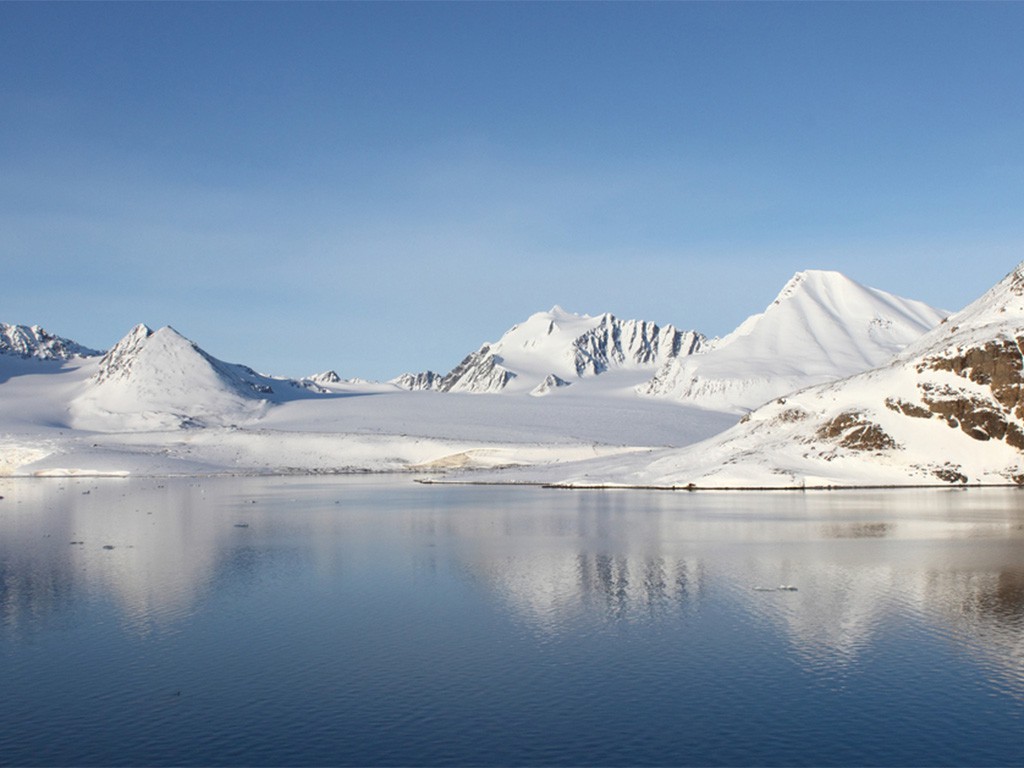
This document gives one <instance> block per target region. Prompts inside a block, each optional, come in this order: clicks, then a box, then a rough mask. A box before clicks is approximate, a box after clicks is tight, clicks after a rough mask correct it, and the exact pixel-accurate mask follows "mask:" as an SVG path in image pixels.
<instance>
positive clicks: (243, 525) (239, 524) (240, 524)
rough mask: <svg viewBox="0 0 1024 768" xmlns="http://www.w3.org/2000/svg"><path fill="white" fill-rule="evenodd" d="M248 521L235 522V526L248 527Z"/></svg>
mask: <svg viewBox="0 0 1024 768" xmlns="http://www.w3.org/2000/svg"><path fill="white" fill-rule="evenodd" d="M248 527H249V524H248V523H235V528H248Z"/></svg>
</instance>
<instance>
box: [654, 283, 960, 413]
mask: <svg viewBox="0 0 1024 768" xmlns="http://www.w3.org/2000/svg"><path fill="white" fill-rule="evenodd" d="M946 314H947V313H945V312H942V311H941V310H937V309H934V308H933V307H930V306H928V305H927V304H924V303H922V302H920V301H912V300H910V299H903V298H900V297H898V296H894V295H892V294H891V293H886V292H885V291H880V290H877V289H875V288H866V287H864V286H862V285H860V284H858V283H856V282H854V281H853V280H851V279H850V278H848V277H846V276H844V275H841V274H840V273H838V272H826V271H819V270H808V271H805V272H799V273H797V274H796V275H795V276H794V277H793V278H792V279H791V280H790V281H789V282H788V283H787V284H786V286H785V287H784V288H783V289H782V291H781V292H780V293H779V295H778V297H777V298H776V299H775V301H773V302H772V304H771V305H770V306H769V307H768V308H767V309H766V310H765V311H764V312H763V313H761V314H759V315H753V316H752V317H750V318H748V319H747V320H746V321H745V322H744V323H743V324H742V325H740V326H739V328H737V329H736V330H735V331H733V332H732V333H730V334H729V335H728V336H725V337H724V338H722V339H718V340H715V341H712V342H710V343H709V344H708V345H707V347H706V348H705V350H704V351H703V352H702V353H701V354H697V355H692V356H689V357H678V358H674V359H672V360H669V361H668V362H667V363H665V364H664V365H663V366H662V367H661V368H660V369H659V370H658V372H657V374H656V376H655V377H654V379H653V380H652V381H650V382H649V383H647V384H645V385H642V386H641V387H640V388H639V391H640V392H641V393H643V394H647V395H655V396H661V397H669V398H673V399H678V400H683V401H685V402H689V403H693V404H697V405H703V406H706V407H710V408H716V409H720V410H731V411H735V412H743V411H745V410H749V409H751V408H755V407H757V406H758V405H760V404H762V403H764V402H766V401H768V400H770V399H771V398H773V397H778V396H779V395H783V394H786V393H787V392H792V391H793V390H796V389H800V388H802V387H806V386H809V385H812V384H820V383H823V382H826V381H833V380H835V379H838V378H841V377H843V376H849V375H850V374H852V373H857V372H859V371H863V370H866V369H868V368H873V367H875V366H877V365H880V364H881V363H883V362H885V361H887V360H888V359H890V358H891V357H892V356H893V355H895V354H896V353H897V352H899V351H900V350H902V349H903V348H904V347H905V346H906V345H907V344H909V343H910V342H912V341H914V340H916V339H917V338H918V337H919V336H921V334H922V333H924V332H925V331H927V330H928V329H930V328H932V327H934V326H935V325H936V324H937V323H938V322H939V321H940V320H941V319H942V318H943V317H945V315H946Z"/></svg>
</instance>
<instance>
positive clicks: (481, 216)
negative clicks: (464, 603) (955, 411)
mask: <svg viewBox="0 0 1024 768" xmlns="http://www.w3.org/2000/svg"><path fill="white" fill-rule="evenodd" d="M1022 36H1024V4H1021V3H982V4H960V3H907V4H898V3H849V4H846V3H820V4H815V3H782V4H772V3H767V4H760V3H756V4H755V3H720V4H701V3H679V4H674V3H656V4H634V3H628V4H627V3H622V4H617V3H551V4H546V3H515V4H500V3H497V4H491V3H487V4H484V3H479V4H478V3H453V4H445V3H428V4H416V3H394V4H389V3H369V4H356V3H343V4H342V3H339V4H328V3H310V4H274V3H261V4H248V3H241V4H238V3H227V4H216V3H214V4H205V3H203V4H187V3H165V4H121V3H117V4H103V3H85V4H68V3H52V4H39V3H25V4H20V3H2V4H0V71H2V77H0V262H2V265H3V272H2V282H0V320H3V321H5V322H16V323H30V324H31V323H40V324H42V325H44V326H45V327H47V328H48V329H50V330H52V331H54V332H56V333H60V334H63V335H67V336H71V337H72V338H75V339H76V340H78V341H80V342H82V343H85V344H89V345H92V346H97V347H106V346H109V345H111V344H113V343H114V342H116V341H117V339H118V338H119V337H120V336H122V335H123V334H124V333H125V332H127V331H128V330H129V328H130V327H131V326H132V325H134V324H135V323H137V322H145V323H147V324H149V325H152V326H160V325H165V324H170V325H173V326H175V327H176V328H177V329H178V330H179V331H181V332H182V333H184V334H185V335H187V336H189V337H190V338H192V339H194V340H196V341H197V342H198V343H199V344H200V345H202V346H203V347H204V348H206V349H207V350H208V351H210V352H211V353H213V354H215V355H217V356H218V357H222V358H225V359H228V360H230V361H233V362H243V363H246V364H249V365H252V366H254V367H256V368H258V369H260V370H263V371H265V372H269V373H275V374H284V375H296V376H297V375H305V374H309V373H313V372H315V371H319V370H323V369H326V368H335V369H336V370H337V371H338V372H339V373H341V374H342V375H343V376H364V377H369V378H389V377H391V376H394V375H397V374H398V373H401V372H402V371H405V370H422V369H426V368H432V369H435V370H441V371H445V370H448V369H449V368H451V367H452V366H453V365H454V364H455V363H457V362H458V361H459V359H460V358H461V357H462V356H463V355H464V354H466V353H467V352H469V351H472V350H473V349H475V348H476V347H477V346H478V345H479V344H480V343H482V342H484V341H487V340H494V339H495V338H497V337H498V336H500V335H501V333H502V332H503V331H504V330H505V329H507V328H508V327H509V326H510V325H512V324H513V323H515V322H518V321H520V320H522V319H524V318H525V317H527V316H528V315H530V314H532V313H533V312H535V311H538V310H542V309H547V308H549V307H550V306H552V305H553V304H556V303H557V304H560V305H562V306H564V307H565V308H567V309H569V310H572V311H576V312H587V313H591V314H596V313H600V312H604V311H611V312H614V313H615V314H617V315H620V316H622V317H636V318H642V319H648V320H654V321H657V322H659V323H673V324H676V325H678V326H682V327H685V328H696V329H698V330H701V331H703V332H705V333H708V334H710V335H715V334H723V333H726V332H728V331H730V330H731V329H732V328H733V327H735V326H736V325H737V324H739V322H741V321H742V320H743V319H744V318H745V317H746V316H747V315H749V314H751V313H753V312H757V311H760V310H761V309H763V308H764V306H765V305H766V304H767V303H768V302H770V301H771V299H772V298H773V297H774V296H775V294H776V293H777V291H778V290H779V289H780V288H781V287H782V285H783V284H784V283H785V282H786V280H787V279H788V278H789V277H790V276H791V275H792V273H794V272H795V271H797V270H800V269H805V268H823V269H838V270H840V271H842V272H845V273H846V274H848V275H849V276H850V277H852V278H854V279H856V280H858V281H860V282H862V283H865V284H867V285H872V286H875V287H879V288H884V289H886V290H890V291H893V292H895V293H898V294H901V295H904V296H908V297H912V298H919V299H922V300H925V301H928V302H930V303H932V304H936V305H939V306H943V307H945V308H949V309H958V308H959V307H961V306H963V305H964V304H965V303H967V302H968V301H970V300H972V299H974V298H975V297H976V296H978V295H979V294H980V293H981V292H983V291H984V290H985V289H987V288H988V287H989V286H990V285H991V284H992V283H994V282H995V281H997V280H998V279H1000V278H1001V277H1002V276H1003V275H1004V274H1005V273H1006V272H1008V271H1009V270H1010V269H1012V268H1013V267H1014V266H1015V265H1016V264H1017V263H1018V262H1019V261H1021V260H1022V259H1024V247H1022V246H1024V215H1022V214H1024V54H1022V52H1021V51H1022V49H1021V45H1020V40H1021V39H1022Z"/></svg>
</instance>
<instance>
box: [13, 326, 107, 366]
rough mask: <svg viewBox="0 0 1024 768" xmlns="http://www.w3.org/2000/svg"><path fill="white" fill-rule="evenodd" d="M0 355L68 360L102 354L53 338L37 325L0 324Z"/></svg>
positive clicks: (68, 341) (59, 338)
mask: <svg viewBox="0 0 1024 768" xmlns="http://www.w3.org/2000/svg"><path fill="white" fill-rule="evenodd" d="M0 354H5V355H17V356H18V357H25V358H28V357H34V358H37V359H39V360H70V359H72V358H75V357H96V356H98V355H101V354H103V353H102V352H99V351H97V350H95V349H89V348H88V347H84V346H82V345H81V344H78V343H77V342H74V341H71V339H65V338H63V337H61V336H55V335H54V334H52V333H50V332H49V331H47V330H46V329H45V328H42V327H41V326H38V325H8V324H7V323H0Z"/></svg>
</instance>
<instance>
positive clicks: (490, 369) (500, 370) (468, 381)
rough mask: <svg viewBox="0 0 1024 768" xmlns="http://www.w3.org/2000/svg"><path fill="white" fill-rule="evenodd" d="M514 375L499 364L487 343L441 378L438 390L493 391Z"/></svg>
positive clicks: (497, 389) (501, 387)
mask: <svg viewBox="0 0 1024 768" xmlns="http://www.w3.org/2000/svg"><path fill="white" fill-rule="evenodd" d="M515 377H516V375H515V374H514V373H513V372H512V371H510V370H508V369H507V368H504V367H503V366H502V365H501V358H500V357H498V356H497V355H494V354H492V353H491V347H490V346H489V345H487V344H484V346H482V347H480V349H479V350H477V351H476V352H472V353H470V354H469V355H466V357H465V358H464V359H463V360H462V362H461V363H459V364H458V365H457V366H455V367H454V368H453V369H452V370H451V373H449V374H448V375H447V376H445V377H444V378H443V379H441V383H440V384H438V386H437V389H438V391H439V392H495V391H500V390H502V389H504V388H505V386H506V385H507V384H508V383H509V382H510V381H512V379H514V378H515Z"/></svg>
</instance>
